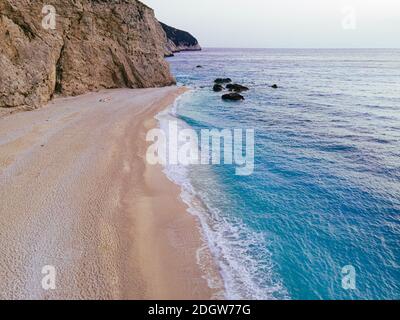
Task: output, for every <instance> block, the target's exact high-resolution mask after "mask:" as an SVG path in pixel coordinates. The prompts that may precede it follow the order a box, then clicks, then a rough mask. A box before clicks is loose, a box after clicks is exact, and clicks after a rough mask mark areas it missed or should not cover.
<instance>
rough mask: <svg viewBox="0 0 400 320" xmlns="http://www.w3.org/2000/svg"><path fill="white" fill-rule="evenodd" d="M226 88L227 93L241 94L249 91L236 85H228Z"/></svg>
mask: <svg viewBox="0 0 400 320" xmlns="http://www.w3.org/2000/svg"><path fill="white" fill-rule="evenodd" d="M226 88H227V89H228V90H229V91H234V92H243V91H248V90H249V88H247V87H245V86H242V85H240V84H236V83H235V84H228V85H227V86H226Z"/></svg>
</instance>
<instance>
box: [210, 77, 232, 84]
mask: <svg viewBox="0 0 400 320" xmlns="http://www.w3.org/2000/svg"><path fill="white" fill-rule="evenodd" d="M230 82H232V79H231V78H217V79H215V80H214V83H217V84H224V83H230Z"/></svg>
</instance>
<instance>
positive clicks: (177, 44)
mask: <svg viewBox="0 0 400 320" xmlns="http://www.w3.org/2000/svg"><path fill="white" fill-rule="evenodd" d="M160 24H161V27H162V28H163V29H164V31H165V34H166V36H167V40H168V44H167V47H168V48H167V49H168V51H170V52H172V53H175V52H181V51H200V50H201V47H200V45H199V42H198V41H197V39H196V38H195V37H193V36H192V35H191V34H190V33H189V32H186V31H183V30H179V29H176V28H173V27H170V26H168V25H166V24H165V23H162V22H160Z"/></svg>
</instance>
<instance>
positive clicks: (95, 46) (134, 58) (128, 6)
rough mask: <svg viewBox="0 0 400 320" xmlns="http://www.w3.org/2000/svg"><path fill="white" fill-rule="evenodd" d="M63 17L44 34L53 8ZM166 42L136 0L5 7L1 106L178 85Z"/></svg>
mask: <svg viewBox="0 0 400 320" xmlns="http://www.w3.org/2000/svg"><path fill="white" fill-rule="evenodd" d="M49 3H51V5H52V6H53V7H54V9H55V10H56V16H55V22H56V27H55V29H54V30H52V29H48V28H45V27H46V26H48V25H49V24H46V23H45V24H44V26H45V27H43V23H42V20H43V18H45V17H46V18H48V19H49V20H46V21H47V22H50V21H51V19H52V17H53V16H52V13H53V11H51V8H50V11H48V10H47V11H46V10H44V13H42V10H43V7H44V6H45V5H46V4H49ZM166 41H167V40H166V37H165V33H164V32H163V30H162V28H161V27H160V25H159V23H158V21H157V20H156V19H155V17H154V12H153V10H152V9H150V8H148V7H147V6H145V5H144V4H142V3H141V2H139V1H137V0H52V1H47V0H34V1H32V0H0V107H24V106H26V107H29V108H36V107H39V106H41V105H43V104H45V103H46V102H47V101H49V100H50V99H51V98H52V97H53V95H54V94H62V95H78V94H82V93H84V92H87V91H93V90H98V89H102V88H117V87H128V88H143V87H154V86H165V85H171V84H174V83H175V80H174V78H173V77H172V76H171V74H170V71H169V66H168V64H167V63H166V62H165V61H164V53H165V46H166Z"/></svg>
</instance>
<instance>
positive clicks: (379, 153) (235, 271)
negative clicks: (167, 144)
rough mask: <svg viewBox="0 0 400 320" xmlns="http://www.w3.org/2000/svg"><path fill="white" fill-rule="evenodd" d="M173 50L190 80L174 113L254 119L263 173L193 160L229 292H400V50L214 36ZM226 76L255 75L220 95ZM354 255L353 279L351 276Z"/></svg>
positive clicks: (240, 121)
mask: <svg viewBox="0 0 400 320" xmlns="http://www.w3.org/2000/svg"><path fill="white" fill-rule="evenodd" d="M168 61H169V62H170V64H171V67H172V70H173V72H174V74H175V76H176V78H177V80H178V82H179V83H181V84H184V85H186V86H188V87H190V88H192V89H193V90H192V91H191V92H190V93H188V94H186V95H184V96H183V97H182V98H181V100H179V102H178V103H177V106H176V112H177V116H178V118H180V119H181V120H183V121H184V122H185V123H186V124H187V125H189V126H191V127H193V128H195V129H201V128H243V129H245V128H254V129H255V132H256V135H255V142H256V148H255V162H256V167H255V172H254V174H253V175H251V176H248V177H240V176H236V175H235V172H234V167H232V166H228V165H221V166H192V167H190V168H189V170H188V172H187V176H188V178H190V180H189V182H186V183H187V184H190V188H191V192H192V193H193V194H195V196H196V197H197V198H198V199H199V200H200V202H201V207H203V208H206V210H203V211H202V212H201V213H198V214H199V215H201V217H202V221H203V229H204V234H205V237H206V239H207V241H208V242H209V244H210V247H211V248H212V251H213V254H214V258H215V259H216V261H217V263H218V265H219V267H220V269H221V273H222V275H223V278H224V281H225V287H226V293H225V295H226V297H227V298H256V299H274V298H276V299H281V298H288V299H399V298H400V50H339V49H338V50H294V49H293V50H284V49H274V50H272V49H268V50H250V49H248V50H244V49H243V50H239V49H234V50H233V49H231V50H227V49H226V50H225V49H224V50H223V49H206V50H204V51H203V52H194V53H182V54H177V55H176V56H175V57H173V58H170V59H168ZM197 65H202V66H203V68H196V66H197ZM217 77H230V78H232V79H233V80H234V82H238V83H241V84H244V85H247V86H249V87H250V88H251V90H250V91H249V92H247V93H245V94H244V95H245V97H246V100H245V101H244V102H239V103H228V102H223V101H222V100H221V93H214V92H213V91H212V90H211V88H212V84H213V80H214V79H215V78H217ZM274 83H276V84H278V85H279V89H277V90H274V89H272V88H270V87H269V85H272V84H274ZM182 183H183V182H182ZM193 210H201V209H196V208H194V209H193ZM346 265H352V266H354V267H355V269H356V289H355V290H345V289H343V288H342V273H341V270H342V268H343V267H344V266H346Z"/></svg>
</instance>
